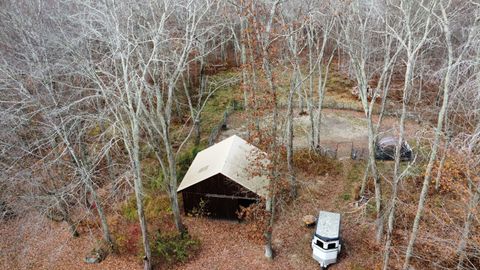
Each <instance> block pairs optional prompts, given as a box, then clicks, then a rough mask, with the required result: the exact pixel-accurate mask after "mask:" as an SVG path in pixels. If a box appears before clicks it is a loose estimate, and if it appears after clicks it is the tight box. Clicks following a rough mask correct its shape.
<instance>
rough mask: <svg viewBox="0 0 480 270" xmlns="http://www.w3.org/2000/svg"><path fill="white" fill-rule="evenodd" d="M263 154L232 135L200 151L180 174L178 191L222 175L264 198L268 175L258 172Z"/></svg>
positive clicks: (263, 160)
mask: <svg viewBox="0 0 480 270" xmlns="http://www.w3.org/2000/svg"><path fill="white" fill-rule="evenodd" d="M264 156H265V153H263V152H261V151H260V150H259V149H258V148H257V147H255V146H253V145H251V144H249V143H248V142H246V141H245V140H243V139H242V138H240V137H238V136H236V135H233V136H231V137H229V138H227V139H225V140H223V141H221V142H219V143H217V144H214V145H212V146H210V147H209V148H207V149H205V150H203V151H201V152H199V153H198V154H197V156H196V157H195V159H194V160H193V162H192V164H191V165H190V167H189V168H188V171H187V173H186V174H185V177H183V180H182V182H181V183H180V186H179V187H178V189H177V192H179V191H182V190H184V189H186V188H188V187H190V186H193V185H195V184H197V183H199V182H201V181H203V180H206V179H208V178H210V177H212V176H214V175H216V174H223V175H225V176H227V177H228V178H230V179H231V180H233V181H235V182H236V183H238V184H240V185H242V186H243V187H245V188H247V189H248V190H250V191H252V192H255V193H256V194H258V195H260V196H262V197H267V195H268V192H267V188H268V178H267V177H266V176H265V174H262V173H261V172H259V170H261V169H260V166H258V165H257V164H259V162H258V161H260V162H263V163H264V164H265V162H268V160H266V159H265V158H263V157H264Z"/></svg>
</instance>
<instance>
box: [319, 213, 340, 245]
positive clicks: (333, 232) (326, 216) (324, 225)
mask: <svg viewBox="0 0 480 270" xmlns="http://www.w3.org/2000/svg"><path fill="white" fill-rule="evenodd" d="M315 234H316V235H317V237H319V238H321V239H324V240H327V241H328V240H336V239H338V238H339V237H340V214H339V213H333V212H327V211H320V214H319V215H318V220H317V229H316V231H315Z"/></svg>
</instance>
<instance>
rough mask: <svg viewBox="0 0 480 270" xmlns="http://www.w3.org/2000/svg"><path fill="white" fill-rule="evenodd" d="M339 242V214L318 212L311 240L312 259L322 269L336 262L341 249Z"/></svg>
mask: <svg viewBox="0 0 480 270" xmlns="http://www.w3.org/2000/svg"><path fill="white" fill-rule="evenodd" d="M340 241H341V239H340V214H339V213H332V212H327V211H320V214H319V215H318V219H317V228H316V229H315V234H314V235H313V239H312V249H313V254H312V257H313V258H314V259H315V260H316V261H317V262H318V263H320V267H321V268H322V269H325V268H327V267H328V266H329V265H330V264H333V263H336V262H337V256H338V254H339V253H340V250H341V249H342V245H341V243H340Z"/></svg>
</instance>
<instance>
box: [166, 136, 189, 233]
mask: <svg viewBox="0 0 480 270" xmlns="http://www.w3.org/2000/svg"><path fill="white" fill-rule="evenodd" d="M165 138H166V140H165V142H164V143H165V148H166V152H167V159H168V170H169V171H170V181H169V184H168V194H169V198H170V203H171V206H172V212H173V218H174V221H175V227H176V228H177V230H178V232H179V233H180V234H181V235H182V236H183V235H184V234H185V233H186V228H185V225H184V224H183V222H182V216H181V215H180V207H179V206H178V197H177V163H176V160H175V155H174V153H173V149H172V145H171V143H170V134H169V130H168V127H167V128H166V130H165Z"/></svg>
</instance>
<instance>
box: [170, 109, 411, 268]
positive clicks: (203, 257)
mask: <svg viewBox="0 0 480 270" xmlns="http://www.w3.org/2000/svg"><path fill="white" fill-rule="evenodd" d="M280 115H282V113H280ZM297 115H298V114H297ZM363 117H364V115H363V114H362V113H360V112H356V111H346V110H334V109H325V110H324V118H323V121H322V133H321V137H322V141H323V142H324V143H323V144H324V145H328V146H329V147H332V148H333V147H335V146H336V145H338V144H339V143H340V144H343V143H347V146H348V147H350V144H348V143H350V142H353V143H354V147H356V148H365V147H366V142H367V126H366V121H365V120H364V118H363ZM242 119H244V117H243V116H242V115H241V114H237V115H235V116H234V117H232V119H230V121H229V129H228V130H226V131H224V132H223V133H222V134H221V135H220V138H219V140H221V139H224V138H227V137H229V136H231V135H233V134H237V135H240V136H242V135H246V126H245V124H242V123H244V121H243V120H242ZM374 120H376V119H374ZM308 121H309V120H308V116H299V115H298V116H297V117H296V119H295V121H294V123H295V125H294V138H295V141H294V144H295V145H296V147H297V150H300V149H306V148H308V134H307V128H308V126H307V125H308ZM394 122H395V120H394V119H393V118H389V117H387V118H385V119H384V122H383V127H382V131H383V132H386V133H387V134H388V131H389V130H390V129H391V128H392V126H393V124H394ZM406 129H407V132H406V133H407V136H408V135H411V134H413V133H414V132H415V131H416V130H418V126H417V125H416V124H415V123H414V122H412V121H408V123H407V128H406ZM338 150H339V153H338V154H339V158H340V160H341V161H336V162H335V164H336V166H334V167H330V168H328V170H327V171H325V172H324V173H323V174H322V175H317V174H312V173H309V172H308V171H301V170H297V173H298V175H297V180H298V183H299V191H298V192H299V194H298V198H297V199H296V200H295V201H292V202H289V203H286V204H285V205H283V206H282V207H281V209H280V213H279V217H278V220H277V221H276V223H275V224H276V225H275V227H274V231H273V238H274V239H273V246H274V250H275V255H276V257H275V259H274V260H273V261H267V260H266V259H265V258H264V256H263V252H264V247H263V245H262V244H261V243H258V242H256V241H253V240H249V237H248V236H247V235H246V233H247V231H248V224H245V223H238V222H232V221H224V220H215V219H208V218H187V219H186V221H185V222H186V224H187V226H188V228H189V231H190V232H191V233H192V234H193V235H195V236H196V237H198V238H199V239H200V240H201V242H202V249H201V251H200V253H199V254H198V255H197V256H195V258H194V259H193V260H192V261H190V262H188V263H186V264H184V265H180V266H178V267H177V269H192V270H193V269H318V268H319V265H318V263H317V262H316V261H315V260H313V259H312V257H311V253H312V250H311V247H310V241H311V238H312V234H313V232H314V228H308V227H305V226H304V225H303V223H302V217H303V216H305V215H314V216H315V215H317V214H318V211H319V210H327V211H333V212H339V213H341V214H342V238H343V240H344V249H343V251H342V253H341V255H340V260H339V263H337V264H335V265H332V266H331V267H329V269H357V270H360V269H375V268H376V267H380V266H381V265H380V262H381V260H382V258H381V257H379V254H381V252H379V251H380V248H381V247H380V246H377V245H376V244H375V240H374V235H375V232H374V224H373V219H374V209H373V207H372V204H365V205H363V206H362V207H357V206H355V203H354V201H353V197H354V196H355V195H354V192H355V187H358V185H359V183H360V181H361V179H362V177H363V170H364V166H365V163H364V161H353V160H350V159H346V158H343V155H346V156H349V153H350V148H348V149H343V150H344V151H343V152H342V149H341V147H340V148H339V149H338ZM347 153H348V154H347ZM372 248H373V250H372Z"/></svg>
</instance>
